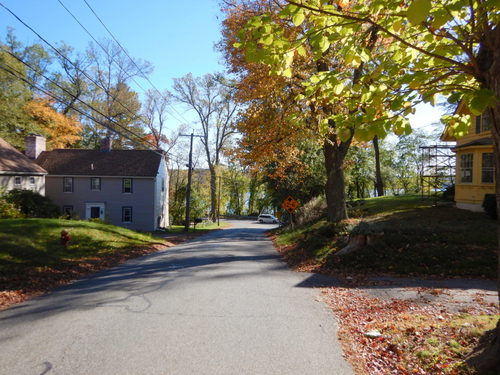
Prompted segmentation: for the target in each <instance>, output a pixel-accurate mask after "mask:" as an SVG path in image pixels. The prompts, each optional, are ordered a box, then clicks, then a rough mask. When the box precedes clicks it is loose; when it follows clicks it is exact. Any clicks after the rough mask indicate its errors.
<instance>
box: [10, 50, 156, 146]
mask: <svg viewBox="0 0 500 375" xmlns="http://www.w3.org/2000/svg"><path fill="white" fill-rule="evenodd" d="M0 49H1V50H3V51H4V52H7V53H9V54H10V55H11V56H13V57H14V58H16V59H17V60H19V61H20V62H22V63H23V64H24V65H26V66H27V67H28V68H30V69H32V70H33V69H34V68H33V67H32V66H31V65H29V64H28V63H26V62H24V61H23V60H21V59H20V58H19V57H17V56H16V55H15V54H13V53H12V52H10V51H8V50H6V49H5V48H3V47H0ZM2 65H3V66H2ZM2 65H0V68H1V69H3V70H4V71H6V72H8V73H10V74H11V75H13V76H15V77H16V78H18V79H20V80H22V81H24V82H25V83H27V84H29V85H31V86H32V87H34V88H36V89H37V90H39V91H40V92H43V93H44V94H46V95H48V96H50V97H51V98H53V99H55V100H57V101H59V102H60V103H62V104H66V105H67V104H68V103H67V102H66V101H65V100H64V99H62V98H60V97H59V96H57V95H56V94H54V93H52V92H51V91H49V90H47V89H45V88H42V87H40V86H39V85H37V84H36V83H34V82H32V81H30V80H28V79H26V78H25V77H23V76H22V73H21V72H19V71H18V70H16V69H15V68H13V67H11V66H10V65H8V64H2ZM4 66H7V68H5V67H4ZM14 72H15V73H14ZM16 73H17V74H16ZM42 76H43V77H44V78H45V79H47V80H48V81H50V82H51V83H53V84H54V85H56V86H57V87H58V88H60V89H61V90H63V91H64V92H65V93H67V94H68V95H69V96H71V97H72V98H73V99H76V100H78V101H79V102H81V103H82V104H84V105H85V106H87V107H89V108H90V109H91V110H93V111H94V112H96V113H97V114H99V115H101V116H102V117H104V118H105V119H107V120H108V121H110V122H111V123H113V124H115V125H117V126H119V127H120V128H122V129H123V130H125V131H127V132H129V133H130V134H132V135H133V136H135V137H136V138H138V139H140V140H141V142H138V141H137V140H134V139H132V138H130V137H129V136H127V135H125V134H123V133H122V132H120V131H118V130H117V129H114V128H112V127H110V126H109V125H107V124H105V123H103V122H101V121H99V120H98V119H96V118H95V117H94V116H92V115H89V114H88V113H85V112H83V111H81V110H80V109H78V108H73V110H75V111H76V112H78V113H80V114H81V115H82V116H85V117H87V118H88V119H90V120H92V121H94V122H95V123H97V124H99V125H101V126H103V127H105V128H106V129H108V130H110V131H112V132H114V133H117V134H119V135H120V136H122V137H124V138H126V139H128V140H129V141H131V142H133V143H134V144H138V145H140V146H144V143H142V142H145V143H148V144H149V145H150V146H153V147H155V145H154V144H152V143H151V142H149V141H147V140H145V139H143V138H142V137H141V136H140V135H138V134H136V133H134V132H133V131H131V130H130V129H127V128H125V127H124V126H123V125H121V124H120V123H118V122H116V121H115V120H113V119H112V118H110V117H108V116H106V115H105V114H103V113H102V112H101V111H99V110H98V109H96V108H95V107H93V106H92V105H90V104H88V103H86V102H85V101H83V100H81V99H80V98H77V97H76V96H74V95H73V94H72V93H71V92H69V91H68V90H66V89H65V88H64V87H62V86H60V85H59V84H58V83H57V82H55V81H54V80H52V79H50V78H48V77H46V76H45V75H43V74H42ZM151 151H154V150H151Z"/></svg>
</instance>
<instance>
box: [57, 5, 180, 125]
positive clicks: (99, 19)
mask: <svg viewBox="0 0 500 375" xmlns="http://www.w3.org/2000/svg"><path fill="white" fill-rule="evenodd" d="M59 2H60V0H59ZM83 2H84V3H85V4H86V5H87V7H88V8H89V9H90V11H91V12H92V13H93V14H94V16H95V17H96V18H97V20H98V21H99V22H100V23H101V25H102V26H103V27H104V29H106V31H107V32H108V34H109V35H110V36H111V38H113V40H114V41H115V42H116V44H118V46H119V47H120V48H121V49H122V51H123V52H124V53H125V55H126V56H127V57H128V58H129V59H130V61H132V63H133V64H134V65H135V67H136V68H137V69H138V70H139V72H140V73H141V74H142V77H143V78H144V79H145V80H146V81H148V82H149V84H150V85H151V87H153V89H154V90H155V91H156V92H157V93H158V94H159V95H160V96H161V97H163V98H164V99H165V100H166V98H165V97H164V96H163V94H162V93H161V92H160V90H158V88H157V87H156V86H155V85H154V83H153V82H151V80H150V79H149V78H148V77H147V76H146V74H145V73H144V72H143V71H142V69H141V68H140V67H139V66H138V65H137V63H136V62H135V61H134V59H132V57H130V55H129V54H128V52H127V50H126V49H125V48H123V46H122V45H121V43H120V42H119V41H118V39H117V38H116V37H115V36H114V35H113V33H112V32H111V31H110V30H109V28H108V27H107V26H106V25H105V23H104V22H103V21H102V19H101V18H100V17H99V16H98V15H97V13H96V12H95V10H94V9H93V8H92V7H91V6H90V4H89V3H88V2H87V0H83ZM169 107H170V108H172V109H173V110H174V112H175V113H177V115H179V116H180V117H181V118H182V119H183V120H184V121H185V122H188V121H187V120H186V119H185V118H184V116H183V115H182V114H181V113H179V112H178V111H177V109H175V107H174V106H172V105H170V104H169ZM171 115H172V114H171ZM176 120H177V121H179V119H176Z"/></svg>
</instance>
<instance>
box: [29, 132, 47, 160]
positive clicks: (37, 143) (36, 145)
mask: <svg viewBox="0 0 500 375" xmlns="http://www.w3.org/2000/svg"><path fill="white" fill-rule="evenodd" d="M25 141H26V152H25V154H26V156H27V157H29V158H30V159H33V160H34V159H36V158H37V157H38V155H40V153H41V152H42V151H45V150H46V144H47V142H46V140H45V137H43V136H41V135H39V134H30V135H28V136H27V137H26V139H25Z"/></svg>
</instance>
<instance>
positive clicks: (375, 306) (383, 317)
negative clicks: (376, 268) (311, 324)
mask: <svg viewBox="0 0 500 375" xmlns="http://www.w3.org/2000/svg"><path fill="white" fill-rule="evenodd" d="M322 299H323V300H324V301H325V302H326V303H327V304H328V305H329V306H330V307H331V309H332V310H333V311H334V312H335V314H336V315H337V317H338V319H339V320H340V327H339V338H340V340H341V342H342V346H343V349H344V354H345V356H346V359H347V360H348V361H349V362H350V363H351V364H352V365H353V367H354V369H355V372H356V373H357V374H363V375H364V374H369V375H382V374H401V375H410V374H436V375H445V374H452V375H459V374H460V375H469V374H472V373H473V372H472V371H471V369H469V368H468V367H467V366H466V365H465V363H464V358H465V355H466V354H468V353H469V352H470V351H472V350H473V349H474V347H475V346H476V345H477V344H478V342H479V338H480V337H481V336H482V335H483V334H484V332H485V331H486V330H488V329H492V328H493V327H494V326H495V325H496V321H497V320H498V319H499V317H500V316H499V315H495V314H498V306H495V305H491V304H482V305H481V304H478V307H477V308H469V309H468V310H467V311H464V312H461V313H450V312H449V311H448V310H447V309H446V306H443V305H440V304H428V305H422V304H418V303H415V302H413V301H404V300H399V299H390V300H381V299H378V298H373V297H368V296H366V295H365V294H364V293H363V292H361V291H359V290H357V289H355V288H340V287H331V288H324V289H322ZM374 332H380V333H381V335H375V334H373V333H374Z"/></svg>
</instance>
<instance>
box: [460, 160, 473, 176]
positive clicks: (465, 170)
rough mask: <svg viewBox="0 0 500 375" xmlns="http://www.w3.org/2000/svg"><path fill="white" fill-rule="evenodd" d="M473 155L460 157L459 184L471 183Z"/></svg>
mask: <svg viewBox="0 0 500 375" xmlns="http://www.w3.org/2000/svg"><path fill="white" fill-rule="evenodd" d="M472 163H473V154H463V155H460V182H472Z"/></svg>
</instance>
